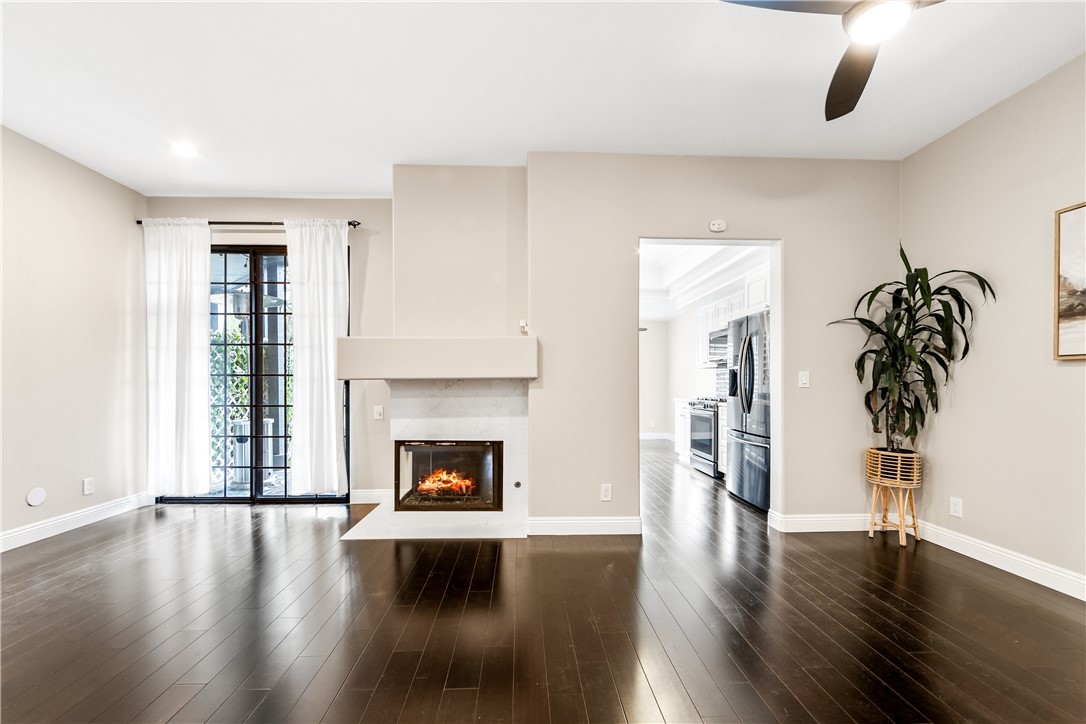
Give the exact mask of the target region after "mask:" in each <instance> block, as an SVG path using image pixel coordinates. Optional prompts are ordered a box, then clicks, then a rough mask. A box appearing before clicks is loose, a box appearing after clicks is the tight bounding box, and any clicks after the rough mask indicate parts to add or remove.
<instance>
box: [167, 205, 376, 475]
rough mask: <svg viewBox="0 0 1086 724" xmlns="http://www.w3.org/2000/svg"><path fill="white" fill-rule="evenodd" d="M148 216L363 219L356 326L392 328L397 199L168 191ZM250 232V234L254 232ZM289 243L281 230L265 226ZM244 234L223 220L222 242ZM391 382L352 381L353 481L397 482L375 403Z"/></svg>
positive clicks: (357, 329)
mask: <svg viewBox="0 0 1086 724" xmlns="http://www.w3.org/2000/svg"><path fill="white" fill-rule="evenodd" d="M147 215H148V216H152V217H154V216H196V217H207V218H209V219H213V220H218V221H230V220H238V221H278V220H280V219H283V218H331V219H357V220H358V221H361V222H362V225H361V226H360V227H359V228H357V229H352V230H351V231H350V233H349V234H348V241H349V242H350V245H351V334H357V335H365V336H374V337H383V336H389V335H391V334H392V304H391V299H392V202H391V201H388V200H382V199H377V200H365V199H249V198H162V197H152V198H150V199H148V200H147ZM252 236H253V235H252V234H247V235H246V239H249V238H252ZM261 236H262V237H265V238H267V239H269V240H270V241H272V242H273V243H286V240H285V238H284V237H283V235H282V233H281V232H273V233H269V234H261ZM232 237H233V238H235V239H236V238H237V235H236V234H234V235H232V234H231V232H229V231H228V230H225V229H224V228H220V230H218V231H216V232H215V233H214V234H213V238H212V240H213V242H214V243H216V244H229V243H231V239H232ZM388 396H389V391H388V384H386V383H385V382H363V381H359V380H355V381H353V382H351V469H350V475H351V489H353V490H358V489H362V488H388V487H391V486H392V475H393V473H392V467H393V459H392V458H393V446H392V441H391V440H390V439H389V428H388V419H387V417H386V418H385V419H384V420H380V421H375V420H374V419H373V406H374V405H384V406H385V407H386V409H387V407H388Z"/></svg>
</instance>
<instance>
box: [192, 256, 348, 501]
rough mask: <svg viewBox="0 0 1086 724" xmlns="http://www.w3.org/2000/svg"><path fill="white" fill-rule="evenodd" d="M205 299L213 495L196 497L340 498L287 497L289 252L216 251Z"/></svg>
mask: <svg viewBox="0 0 1086 724" xmlns="http://www.w3.org/2000/svg"><path fill="white" fill-rule="evenodd" d="M209 301H210V305H209V321H210V324H209V334H210V342H211V360H210V363H211V399H210V405H211V460H210V465H211V490H210V491H209V493H208V494H207V495H203V496H200V497H199V499H200V500H204V501H216V502H224V501H225V502H233V501H237V502H241V501H245V502H280V503H281V502H295V501H297V502H309V501H313V500H315V499H318V498H319V499H320V500H321V501H322V502H323V501H337V500H343V498H338V497H336V496H327V495H320V496H317V495H314V494H307V495H291V494H290V475H291V472H290V461H291V431H292V425H293V402H294V399H293V388H294V377H293V373H294V355H293V336H294V335H293V325H292V318H291V296H290V268H289V265H288V261H287V251H286V247H282V246H255V247H241V246H213V247H212V250H211V289H210V300H209ZM189 500H190V501H191V500H192V499H189Z"/></svg>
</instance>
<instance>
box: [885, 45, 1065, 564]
mask: <svg viewBox="0 0 1086 724" xmlns="http://www.w3.org/2000/svg"><path fill="white" fill-rule="evenodd" d="M1084 88H1086V73H1084V59H1083V58H1082V57H1080V58H1078V59H1077V60H1075V61H1074V62H1072V63H1071V64H1069V65H1067V66H1065V67H1064V68H1062V69H1060V70H1058V71H1056V72H1055V73H1053V74H1051V75H1049V76H1048V77H1046V78H1044V79H1042V80H1041V81H1039V82H1038V83H1036V84H1034V85H1032V86H1030V87H1029V88H1027V89H1025V90H1024V91H1022V92H1020V93H1018V94H1017V95H1015V96H1013V97H1011V98H1009V99H1008V100H1006V101H1004V102H1002V103H1000V104H999V105H997V106H995V107H994V108H992V109H990V110H988V111H987V112H985V113H983V114H982V115H980V116H978V117H977V118H975V119H973V120H971V121H969V122H968V123H966V124H965V125H963V126H961V127H960V128H958V129H957V130H955V131H954V132H952V133H950V134H948V135H946V136H944V137H943V138H941V139H939V140H938V141H936V142H934V143H932V144H931V145H929V146H927V147H926V148H924V149H922V150H921V151H918V152H917V153H915V154H914V155H912V156H910V157H909V158H907V159H906V160H905V161H904V163H903V165H902V219H903V223H902V239H903V241H904V243H905V246H906V249H907V251H908V252H909V254H910V255H911V258H912V261H913V262H914V263H918V264H922V265H926V266H929V267H930V268H931V269H932V271H937V270H939V271H941V270H943V269H947V268H966V269H972V270H975V271H977V272H980V273H981V274H983V275H984V276H985V277H987V278H988V279H989V281H991V282H992V284H993V285H994V286H995V288H996V291H997V293H998V295H999V301H998V302H997V303H995V304H992V303H989V304H987V305H986V306H983V307H980V308H979V309H978V315H977V323H976V326H975V328H974V337H973V349H972V351H971V352H970V355H969V357H968V359H966V360H965V362H964V363H962V364H960V365H959V366H958V367H957V369H956V370H955V372H954V380H953V382H952V384H951V387H950V388H948V390H947V392H946V393H945V397H944V404H943V407H942V409H941V410H940V412H939V414H938V415H936V416H935V417H934V419H933V420H932V422H931V423H930V424H929V425H928V427H927V429H926V430H925V432H924V433H923V434H922V436H921V438H920V441H919V446H920V448H921V450H922V451H923V452H924V453H925V464H926V465H927V470H926V472H925V487H924V489H923V491H922V494H921V496H920V499H919V501H918V502H919V504H920V510H919V513H920V516H921V520H928V521H931V522H932V523H936V524H938V525H940V526H944V527H947V528H950V529H951V530H954V531H957V532H960V533H962V534H964V535H969V536H973V537H976V538H980V539H981V540H984V541H987V542H989V543H994V544H996V545H1000V546H1004V547H1006V548H1009V549H1011V550H1013V551H1016V552H1019V553H1023V554H1025V555H1029V556H1032V557H1035V558H1039V559H1041V560H1043V561H1045V562H1048V563H1052V564H1055V565H1058V566H1061V567H1063V568H1067V569H1069V570H1072V571H1075V572H1078V573H1080V574H1081V573H1082V572H1083V571H1084V569H1086V532H1084V531H1086V526H1084V519H1086V515H1084V511H1086V495H1084V491H1086V485H1084V481H1086V463H1084V461H1086V453H1084V447H1086V442H1084V441H1086V371H1084V368H1086V363H1083V362H1081V361H1077V362H1056V361H1054V360H1053V359H1052V295H1053V289H1052V287H1053V243H1054V241H1053V212H1055V210H1056V209H1060V208H1064V207H1066V206H1070V205H1072V204H1075V203H1080V202H1082V201H1083V200H1084V199H1086V188H1084V187H1086V164H1084V158H1086V143H1084V130H1083V129H1086V112H1084V109H1086V91H1084ZM951 496H954V497H958V498H961V499H962V501H963V513H964V516H963V517H962V518H960V519H959V518H952V517H950V515H949V514H948V508H949V498H950V497H951Z"/></svg>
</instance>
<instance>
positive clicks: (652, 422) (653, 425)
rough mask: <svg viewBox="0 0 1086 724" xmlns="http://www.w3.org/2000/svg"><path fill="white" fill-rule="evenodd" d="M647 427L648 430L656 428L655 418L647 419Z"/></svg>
mask: <svg viewBox="0 0 1086 724" xmlns="http://www.w3.org/2000/svg"><path fill="white" fill-rule="evenodd" d="M649 429H650V430H655V429H656V420H649Z"/></svg>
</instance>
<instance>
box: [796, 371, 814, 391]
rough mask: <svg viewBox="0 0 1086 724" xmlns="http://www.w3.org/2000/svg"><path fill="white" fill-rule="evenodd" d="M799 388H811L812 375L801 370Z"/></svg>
mask: <svg viewBox="0 0 1086 724" xmlns="http://www.w3.org/2000/svg"><path fill="white" fill-rule="evenodd" d="M799 386H800V387H810V386H811V373H810V372H808V371H807V370H800V373H799Z"/></svg>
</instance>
